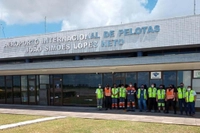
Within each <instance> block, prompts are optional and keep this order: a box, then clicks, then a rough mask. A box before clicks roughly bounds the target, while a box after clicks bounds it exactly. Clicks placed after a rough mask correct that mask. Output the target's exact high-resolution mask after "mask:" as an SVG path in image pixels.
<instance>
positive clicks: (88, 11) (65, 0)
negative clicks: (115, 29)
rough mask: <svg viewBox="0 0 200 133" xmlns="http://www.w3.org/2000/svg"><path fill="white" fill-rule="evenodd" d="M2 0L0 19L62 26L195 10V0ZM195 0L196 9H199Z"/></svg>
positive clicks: (68, 27)
mask: <svg viewBox="0 0 200 133" xmlns="http://www.w3.org/2000/svg"><path fill="white" fill-rule="evenodd" d="M150 1H151V0H1V1H0V12H1V14H2V15H1V16H0V19H2V20H3V21H5V22H6V23H7V24H29V23H38V22H42V21H44V18H45V16H46V17H47V22H57V21H62V30H71V29H79V28H88V27H97V26H105V25H115V24H120V23H129V22H137V21H144V20H150V19H160V18H169V17H177V16H185V15H192V14H193V0H158V2H157V4H156V6H155V8H154V9H153V10H152V11H151V12H150V11H149V10H147V9H145V7H144V5H145V4H147V3H149V2H150ZM199 7H200V0H196V13H197V14H199V13H200V8H199Z"/></svg>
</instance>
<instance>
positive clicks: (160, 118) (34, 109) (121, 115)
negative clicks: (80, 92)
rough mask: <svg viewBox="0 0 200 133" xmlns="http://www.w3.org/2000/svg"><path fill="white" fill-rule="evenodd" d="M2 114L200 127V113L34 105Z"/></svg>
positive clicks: (0, 108)
mask: <svg viewBox="0 0 200 133" xmlns="http://www.w3.org/2000/svg"><path fill="white" fill-rule="evenodd" d="M0 113H10V114H27V115H42V116H51V117H52V116H54V117H56V116H66V117H77V118H91V119H106V120H125V121H136V122H154V123H170V124H183V125H195V126H200V113H199V112H198V113H197V114H196V115H195V117H190V116H185V115H179V114H176V115H175V114H173V113H172V112H171V113H169V114H164V113H151V112H150V113H149V112H138V111H136V112H125V111H123V110H107V111H106V110H102V111H98V110H97V109H96V108H93V107H66V106H34V105H30V106H29V105H4V104H3V105H2V104H0Z"/></svg>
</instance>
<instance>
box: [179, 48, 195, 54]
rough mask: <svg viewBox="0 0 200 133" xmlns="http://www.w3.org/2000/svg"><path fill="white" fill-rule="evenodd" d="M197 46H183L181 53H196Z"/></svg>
mask: <svg viewBox="0 0 200 133" xmlns="http://www.w3.org/2000/svg"><path fill="white" fill-rule="evenodd" d="M196 52H197V48H183V49H180V54H188V53H196Z"/></svg>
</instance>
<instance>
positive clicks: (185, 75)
mask: <svg viewBox="0 0 200 133" xmlns="http://www.w3.org/2000/svg"><path fill="white" fill-rule="evenodd" d="M191 75H192V72H191V71H178V73H177V86H179V85H180V83H184V86H185V87H187V86H189V85H191V78H192V76H191Z"/></svg>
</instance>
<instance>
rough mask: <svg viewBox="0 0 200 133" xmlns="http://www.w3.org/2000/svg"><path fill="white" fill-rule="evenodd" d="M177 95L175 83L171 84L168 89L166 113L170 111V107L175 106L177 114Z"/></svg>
mask: <svg viewBox="0 0 200 133" xmlns="http://www.w3.org/2000/svg"><path fill="white" fill-rule="evenodd" d="M176 95H177V90H176V89H175V87H174V86H173V85H170V86H169V88H167V90H166V95H165V101H166V104H167V105H166V111H165V112H166V113H169V107H170V106H173V109H174V114H176Z"/></svg>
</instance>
